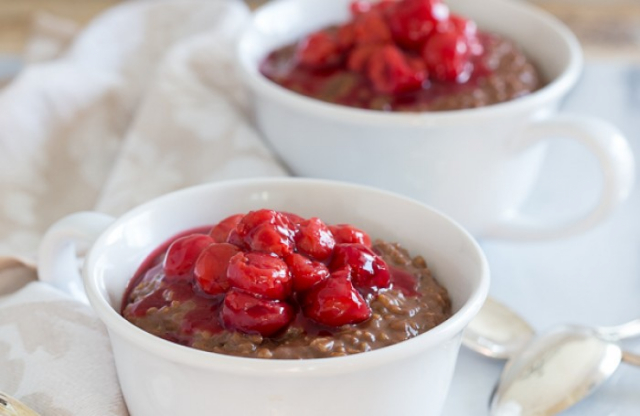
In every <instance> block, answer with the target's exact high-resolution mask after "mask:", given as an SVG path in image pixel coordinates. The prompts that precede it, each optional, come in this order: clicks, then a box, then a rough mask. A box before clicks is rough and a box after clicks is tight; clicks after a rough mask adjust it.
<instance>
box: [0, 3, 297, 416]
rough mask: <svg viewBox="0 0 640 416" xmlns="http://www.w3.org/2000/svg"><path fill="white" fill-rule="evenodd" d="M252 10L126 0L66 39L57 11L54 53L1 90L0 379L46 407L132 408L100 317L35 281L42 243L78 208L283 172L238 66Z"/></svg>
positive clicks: (119, 204) (112, 205)
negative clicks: (253, 116)
mask: <svg viewBox="0 0 640 416" xmlns="http://www.w3.org/2000/svg"><path fill="white" fill-rule="evenodd" d="M249 17H250V13H249V10H248V9H247V7H246V6H245V5H244V3H241V2H236V1H232V0H226V1H225V0H218V1H212V0H206V1H176V0H173V1H172V0H167V1H136V2H130V3H126V4H123V5H120V6H117V7H114V8H112V9H110V10H108V11H107V12H105V13H104V14H103V15H101V16H99V17H98V18H97V19H95V20H94V21H93V22H92V23H91V24H90V25H89V26H88V27H87V28H86V29H84V30H83V31H82V32H80V33H79V34H78V35H77V36H75V37H74V38H73V40H72V41H71V42H70V44H69V46H68V47H67V48H66V49H65V50H64V51H63V52H61V53H58V52H57V51H56V47H65V46H66V45H67V43H69V42H68V39H67V38H68V37H69V35H70V33H72V31H73V30H74V28H73V27H72V26H66V27H64V28H61V30H59V31H56V30H51V28H50V26H51V25H48V26H47V27H48V29H49V31H50V32H51V33H53V34H54V36H55V34H56V33H57V34H59V35H60V36H61V37H62V38H61V39H60V41H59V42H56V40H55V39H52V40H50V41H48V40H46V36H45V38H44V39H43V38H42V36H43V35H42V34H41V35H40V43H41V45H42V44H43V45H44V46H43V47H41V48H40V49H38V48H32V49H30V53H31V54H32V55H33V54H36V55H37V53H38V51H41V53H43V54H45V55H46V57H47V58H53V59H49V60H42V59H38V57H37V56H36V57H33V56H32V57H31V58H30V59H29V62H30V63H29V64H28V65H27V66H26V67H25V69H24V70H23V71H22V72H21V73H20V75H19V76H18V77H17V78H16V79H15V80H14V81H13V82H12V83H11V84H9V85H8V86H6V87H5V88H4V89H2V90H0V294H2V295H3V296H2V297H0V390H2V391H4V392H6V393H9V394H11V395H13V396H14V397H16V398H18V399H20V400H22V401H24V402H25V403H26V404H28V405H29V406H31V407H32V408H33V409H34V410H36V411H38V412H40V413H41V414H43V415H56V416H66V415H96V416H110V415H115V416H122V415H126V414H127V411H126V406H125V404H124V402H123V399H122V396H121V393H120V390H119V387H118V383H117V378H116V375H115V369H114V366H113V357H112V355H111V350H110V347H109V341H108V337H107V334H106V330H105V328H104V327H103V325H102V324H101V323H100V322H99V320H98V319H97V318H96V316H95V315H94V313H93V312H92V311H91V310H90V308H89V307H88V306H85V305H83V304H81V303H78V302H77V301H75V300H73V299H71V298H70V297H69V296H68V295H66V294H64V293H61V292H59V291H57V290H56V289H53V288H52V287H50V286H48V285H46V284H45V283H41V282H37V281H35V280H36V274H35V271H34V268H35V265H36V261H37V259H36V256H35V253H36V252H37V247H38V244H39V241H40V239H41V237H42V235H43V234H44V232H45V231H46V229H47V228H48V227H49V226H50V225H51V224H52V223H54V222H55V221H56V220H58V219H59V218H61V217H63V216H65V215H67V214H70V213H73V212H76V211H80V210H97V211H101V212H104V213H107V214H110V215H114V216H117V215H119V214H121V213H123V212H125V211H127V210H128V209H130V208H132V207H134V206H136V205H138V204H140V203H141V202H144V201H147V200H149V199H151V198H153V197H155V196H158V195H161V194H164V193H166V192H169V191H172V190H175V189H178V188H182V187H186V186H190V185H194V184H198V183H203V182H211V181H219V180H225V179H233V178H241V177H257V176H260V177H264V176H282V175H286V171H285V169H284V168H283V167H282V166H281V165H280V164H279V163H278V161H277V158H275V157H274V155H273V154H272V153H271V152H270V150H269V149H268V147H267V146H266V145H265V144H264V143H263V141H262V140H261V139H260V137H259V135H258V133H257V132H256V130H254V128H253V126H252V125H251V123H250V122H249V119H248V113H247V106H246V104H247V103H246V101H247V99H246V97H245V95H244V91H243V89H242V85H241V81H240V79H239V78H238V71H237V70H236V68H235V65H236V64H235V44H236V42H237V39H238V36H239V34H240V32H241V30H242V29H243V28H244V27H245V26H246V24H247V22H248V18H249ZM48 22H49V23H51V22H53V24H55V19H54V20H53V21H52V20H51V19H49V20H48ZM45 23H46V22H45ZM42 42H44V43H42ZM29 282H30V283H29ZM27 283H28V284H27ZM80 340H81V342H80Z"/></svg>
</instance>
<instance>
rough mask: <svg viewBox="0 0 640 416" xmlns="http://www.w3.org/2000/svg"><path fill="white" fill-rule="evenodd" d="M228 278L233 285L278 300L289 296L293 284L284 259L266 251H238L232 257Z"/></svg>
mask: <svg viewBox="0 0 640 416" xmlns="http://www.w3.org/2000/svg"><path fill="white" fill-rule="evenodd" d="M227 278H228V279H229V283H230V284H231V286H232V287H235V288H238V289H242V290H244V291H246V292H249V293H251V294H254V295H258V296H261V297H265V298H268V299H276V300H282V299H286V298H287V297H289V295H290V294H291V290H292V285H293V282H292V279H291V273H289V268H288V267H287V264H286V263H285V262H284V260H282V259H280V258H278V257H273V256H270V255H268V254H264V253H238V254H236V255H235V256H233V257H231V259H230V260H229V267H228V269H227Z"/></svg>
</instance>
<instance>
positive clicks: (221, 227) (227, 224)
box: [209, 214, 244, 243]
mask: <svg viewBox="0 0 640 416" xmlns="http://www.w3.org/2000/svg"><path fill="white" fill-rule="evenodd" d="M242 217H244V214H236V215H232V216H230V217H227V218H225V219H223V220H222V221H220V222H219V223H218V224H217V225H216V226H214V227H213V228H212V229H211V232H210V233H209V235H210V236H211V238H213V240H214V241H215V242H216V243H226V242H227V239H228V238H229V233H230V232H231V230H233V229H234V228H236V226H237V225H238V223H239V222H240V220H241V219H242Z"/></svg>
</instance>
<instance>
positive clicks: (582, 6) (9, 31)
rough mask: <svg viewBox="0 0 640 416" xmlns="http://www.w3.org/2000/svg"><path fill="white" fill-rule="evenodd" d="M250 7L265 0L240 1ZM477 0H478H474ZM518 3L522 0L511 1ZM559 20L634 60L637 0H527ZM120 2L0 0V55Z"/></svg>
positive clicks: (639, 28)
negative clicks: (37, 29) (38, 25)
mask: <svg viewBox="0 0 640 416" xmlns="http://www.w3.org/2000/svg"><path fill="white" fill-rule="evenodd" d="M246 1H247V3H248V4H249V5H250V6H251V7H252V8H255V7H257V6H259V5H260V4H263V3H265V2H266V1H265V0H246ZM478 1H479V0H478ZM513 1H524V0H513ZM529 1H530V2H532V3H534V4H536V5H538V6H540V7H541V8H543V9H545V10H547V11H549V12H551V13H553V14H555V15H556V16H558V17H559V18H560V19H561V20H562V21H564V22H565V23H566V24H567V25H568V26H569V27H570V28H571V29H572V30H573V31H574V32H575V33H576V34H577V35H578V38H579V39H580V41H581V42H582V44H583V46H584V48H585V51H586V55H587V57H588V58H589V57H596V58H625V59H633V60H638V61H640V0H529ZM120 2H121V0H0V53H6V54H19V53H20V51H22V49H23V46H24V44H25V41H26V39H27V37H28V34H29V30H30V27H31V24H32V20H33V16H34V14H35V13H37V12H39V11H40V12H42V11H44V12H48V13H51V14H54V15H58V16H60V17H64V18H69V19H72V20H74V21H76V22H77V23H79V24H80V25H84V24H86V23H87V22H88V21H89V20H91V19H92V18H93V17H95V16H96V15H97V14H99V13H100V12H102V11H103V10H105V9H106V8H108V7H111V6H113V5H115V4H117V3H120Z"/></svg>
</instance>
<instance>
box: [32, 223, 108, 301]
mask: <svg viewBox="0 0 640 416" xmlns="http://www.w3.org/2000/svg"><path fill="white" fill-rule="evenodd" d="M114 220H115V219H114V218H113V217H110V216H108V215H105V214H100V213H98V212H78V213H76V214H71V215H69V216H67V217H64V218H62V219H61V220H59V221H57V222H56V223H55V224H53V225H52V226H51V227H50V228H49V229H48V230H47V232H46V233H45V235H44V237H43V238H42V241H41V243H40V246H39V247H38V258H37V260H38V279H40V280H41V281H43V282H46V283H49V284H51V285H53V286H55V287H57V288H58V289H60V290H62V291H64V292H66V293H68V294H69V295H71V296H72V297H74V298H75V299H77V300H80V301H82V302H84V303H89V302H88V300H87V295H86V293H85V291H84V286H83V284H82V277H81V275H80V268H81V260H82V258H83V255H84V254H85V253H86V252H87V249H88V248H89V247H90V246H91V245H92V244H93V242H94V241H95V240H96V239H97V238H98V236H99V235H100V234H101V233H102V232H103V231H104V230H105V228H107V227H108V226H109V225H111V224H112V223H113V221H114Z"/></svg>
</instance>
